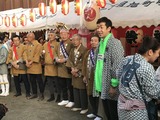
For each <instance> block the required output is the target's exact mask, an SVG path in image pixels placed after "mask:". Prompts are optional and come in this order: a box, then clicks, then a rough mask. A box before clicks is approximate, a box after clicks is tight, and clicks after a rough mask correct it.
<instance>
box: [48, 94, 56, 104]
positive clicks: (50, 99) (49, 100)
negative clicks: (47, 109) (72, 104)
mask: <svg viewBox="0 0 160 120" xmlns="http://www.w3.org/2000/svg"><path fill="white" fill-rule="evenodd" d="M53 100H55V97H54V94H52V95H51V97H50V98H49V99H48V100H47V102H51V101H53Z"/></svg>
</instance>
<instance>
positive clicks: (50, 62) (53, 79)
mask: <svg viewBox="0 0 160 120" xmlns="http://www.w3.org/2000/svg"><path fill="white" fill-rule="evenodd" d="M55 38H56V34H55V33H54V31H49V33H48V39H49V41H48V42H46V43H45V44H44V45H43V52H42V54H43V56H44V64H45V68H44V75H45V76H46V77H47V81H48V86H49V92H50V98H49V99H48V100H47V101H48V102H50V101H53V100H54V99H55V97H54V83H55V84H56V87H57V82H58V81H57V65H56V64H55V61H54V60H55V58H56V56H57V49H58V42H57V41H56V39H55ZM57 92H58V95H57V100H58V99H60V92H59V91H57ZM58 101H59V100H58Z"/></svg>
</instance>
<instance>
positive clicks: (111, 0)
mask: <svg viewBox="0 0 160 120" xmlns="http://www.w3.org/2000/svg"><path fill="white" fill-rule="evenodd" d="M109 1H110V2H111V3H112V4H115V3H116V2H117V0H109Z"/></svg>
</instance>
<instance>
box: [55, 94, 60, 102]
mask: <svg viewBox="0 0 160 120" xmlns="http://www.w3.org/2000/svg"><path fill="white" fill-rule="evenodd" d="M60 101H61V96H60V95H59V94H58V95H57V99H56V102H60Z"/></svg>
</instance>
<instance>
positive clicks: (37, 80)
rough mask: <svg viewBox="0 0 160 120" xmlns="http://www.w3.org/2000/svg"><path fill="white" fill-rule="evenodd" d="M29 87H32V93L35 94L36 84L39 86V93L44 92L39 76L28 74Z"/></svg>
mask: <svg viewBox="0 0 160 120" xmlns="http://www.w3.org/2000/svg"><path fill="white" fill-rule="evenodd" d="M29 78H30V82H31V86H32V93H33V94H37V83H38V86H39V91H40V93H43V92H44V85H43V80H42V76H41V74H29Z"/></svg>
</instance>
